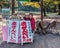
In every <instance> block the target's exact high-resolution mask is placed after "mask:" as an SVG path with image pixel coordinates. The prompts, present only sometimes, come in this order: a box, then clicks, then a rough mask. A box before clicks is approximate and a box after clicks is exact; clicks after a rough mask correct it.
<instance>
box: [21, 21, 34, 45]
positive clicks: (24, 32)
mask: <svg viewBox="0 0 60 48" xmlns="http://www.w3.org/2000/svg"><path fill="white" fill-rule="evenodd" d="M30 26H31V24H30V21H25V20H23V21H20V32H21V43H22V44H23V43H26V42H32V40H33V38H32V30H31V27H30ZM29 30H30V31H29Z"/></svg>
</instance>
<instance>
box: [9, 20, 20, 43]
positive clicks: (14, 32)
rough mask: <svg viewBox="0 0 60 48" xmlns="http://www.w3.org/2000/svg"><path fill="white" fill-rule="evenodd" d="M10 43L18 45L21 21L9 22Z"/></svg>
mask: <svg viewBox="0 0 60 48" xmlns="http://www.w3.org/2000/svg"><path fill="white" fill-rule="evenodd" d="M8 26H9V28H8V30H9V32H8V42H12V43H18V32H19V21H12V20H11V21H9V25H8Z"/></svg>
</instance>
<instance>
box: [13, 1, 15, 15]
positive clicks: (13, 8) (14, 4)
mask: <svg viewBox="0 0 60 48" xmlns="http://www.w3.org/2000/svg"><path fill="white" fill-rule="evenodd" d="M14 6H15V0H12V15H13V14H14V12H15V11H14Z"/></svg>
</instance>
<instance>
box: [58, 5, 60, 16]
mask: <svg viewBox="0 0 60 48" xmlns="http://www.w3.org/2000/svg"><path fill="white" fill-rule="evenodd" d="M58 10H59V11H58V15H60V4H58Z"/></svg>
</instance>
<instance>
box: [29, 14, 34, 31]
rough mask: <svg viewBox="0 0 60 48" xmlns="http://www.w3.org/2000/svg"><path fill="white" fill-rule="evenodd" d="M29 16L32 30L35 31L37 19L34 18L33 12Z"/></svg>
mask: <svg viewBox="0 0 60 48" xmlns="http://www.w3.org/2000/svg"><path fill="white" fill-rule="evenodd" d="M29 18H30V21H31V27H32V31H35V19H34V18H33V14H32V13H30V14H29Z"/></svg>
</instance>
